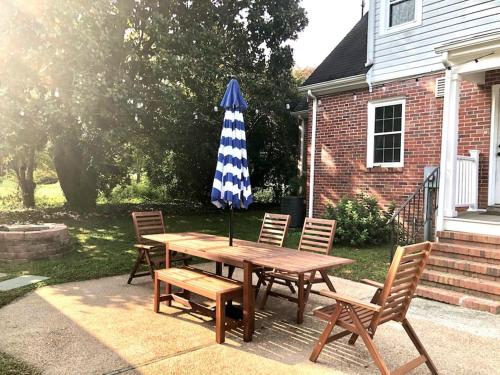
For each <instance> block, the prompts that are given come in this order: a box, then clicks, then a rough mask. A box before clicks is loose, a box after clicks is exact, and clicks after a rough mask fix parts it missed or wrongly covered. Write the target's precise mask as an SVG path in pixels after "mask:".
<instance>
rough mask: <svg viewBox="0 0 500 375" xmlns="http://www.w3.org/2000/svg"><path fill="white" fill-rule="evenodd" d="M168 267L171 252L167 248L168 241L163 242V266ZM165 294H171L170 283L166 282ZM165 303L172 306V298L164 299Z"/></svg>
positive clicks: (170, 260)
mask: <svg viewBox="0 0 500 375" xmlns="http://www.w3.org/2000/svg"><path fill="white" fill-rule="evenodd" d="M170 267H172V254H171V252H170V248H169V246H168V243H167V244H165V268H170ZM165 294H166V295H167V296H169V295H171V294H172V285H171V284H168V283H166V285H165ZM165 303H166V304H167V306H172V299H171V298H168V299H167V300H166V301H165Z"/></svg>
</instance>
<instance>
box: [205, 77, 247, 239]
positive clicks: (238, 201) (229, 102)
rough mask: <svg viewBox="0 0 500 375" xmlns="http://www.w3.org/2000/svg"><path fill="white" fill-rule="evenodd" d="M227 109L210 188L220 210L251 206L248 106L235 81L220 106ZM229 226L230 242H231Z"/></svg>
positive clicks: (228, 88) (213, 200)
mask: <svg viewBox="0 0 500 375" xmlns="http://www.w3.org/2000/svg"><path fill="white" fill-rule="evenodd" d="M220 105H221V107H223V108H225V109H226V113H225V115H224V125H223V127H222V133H221V137H220V146H219V153H218V157H217V168H216V171H215V177H214V183H213V187H212V194H211V201H212V203H213V204H214V205H215V206H217V207H219V208H223V207H226V205H228V206H229V208H230V209H231V210H232V209H233V208H248V206H249V205H250V204H251V203H252V202H253V196H252V188H251V186H250V174H249V172H248V159H247V145H246V136H245V123H244V121H243V113H242V112H243V111H244V110H245V109H247V107H248V104H247V102H246V101H245V99H243V96H242V95H241V91H240V86H239V85H238V81H237V80H236V79H231V81H230V82H229V84H228V85H227V89H226V93H225V94H224V98H223V99H222V101H221V103H220ZM231 228H232V225H230V233H229V235H230V238H232V229H231Z"/></svg>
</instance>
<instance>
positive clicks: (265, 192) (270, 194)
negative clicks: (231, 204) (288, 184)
mask: <svg viewBox="0 0 500 375" xmlns="http://www.w3.org/2000/svg"><path fill="white" fill-rule="evenodd" d="M253 197H254V199H255V202H256V203H262V204H272V203H276V202H277V201H278V199H277V197H276V194H275V192H274V190H273V188H271V187H267V188H261V189H258V188H257V189H255V190H254V192H253Z"/></svg>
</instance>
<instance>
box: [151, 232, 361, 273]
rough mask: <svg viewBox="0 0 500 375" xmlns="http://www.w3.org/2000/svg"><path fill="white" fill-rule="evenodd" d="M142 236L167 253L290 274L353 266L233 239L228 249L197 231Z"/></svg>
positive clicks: (339, 260)
mask: <svg viewBox="0 0 500 375" xmlns="http://www.w3.org/2000/svg"><path fill="white" fill-rule="evenodd" d="M143 237H144V238H146V239H148V240H153V241H157V242H161V243H165V244H168V245H169V248H170V250H173V251H179V252H186V253H188V254H191V255H194V256H199V257H201V258H204V257H206V258H208V259H212V260H213V259H215V258H221V259H222V260H224V259H227V260H228V262H227V263H230V261H235V262H250V263H252V264H254V265H257V266H264V267H269V268H275V269H278V270H281V271H287V272H293V273H305V272H311V271H314V270H320V269H327V268H333V267H339V266H343V265H347V264H352V263H354V260H352V259H346V258H339V257H335V256H330V255H322V254H315V253H311V252H307V251H298V250H296V249H289V248H284V247H278V246H271V245H263V244H259V243H257V242H251V241H245V240H237V239H235V240H233V246H229V239H228V238H227V237H221V236H214V235H210V234H204V233H197V232H183V233H165V234H152V235H145V236H143Z"/></svg>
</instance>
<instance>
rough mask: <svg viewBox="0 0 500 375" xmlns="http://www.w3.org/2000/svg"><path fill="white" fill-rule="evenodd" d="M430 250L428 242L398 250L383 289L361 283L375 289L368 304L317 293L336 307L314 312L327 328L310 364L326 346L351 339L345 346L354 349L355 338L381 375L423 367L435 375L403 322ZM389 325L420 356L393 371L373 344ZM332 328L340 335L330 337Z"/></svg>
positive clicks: (427, 356) (407, 326) (423, 352)
mask: <svg viewBox="0 0 500 375" xmlns="http://www.w3.org/2000/svg"><path fill="white" fill-rule="evenodd" d="M431 247H432V245H431V243H430V242H424V243H420V244H416V245H411V246H407V247H399V248H398V249H397V251H396V253H395V256H394V259H393V261H392V264H391V267H390V268H389V273H388V274H387V278H386V280H385V283H384V284H383V285H382V284H381V283H377V282H374V281H371V280H364V282H365V283H366V284H369V285H372V286H375V287H376V288H377V291H376V292H375V294H374V296H373V298H372V300H371V302H363V301H360V300H357V299H355V298H351V297H347V296H344V295H340V294H337V293H334V292H332V291H328V290H325V291H321V294H322V295H324V296H326V297H330V298H332V299H334V300H335V301H336V303H335V304H333V305H331V306H327V307H323V308H321V309H318V310H316V311H315V312H314V315H316V316H318V317H319V318H321V319H324V320H326V321H328V324H327V326H326V327H325V330H324V331H323V333H322V334H321V337H320V338H319V340H318V342H317V344H316V346H315V347H314V350H313V351H312V353H311V357H310V360H311V361H313V362H316V360H317V359H318V356H319V354H320V353H321V350H322V349H323V347H324V346H325V345H326V344H327V343H329V342H332V341H335V340H338V339H340V338H342V337H344V336H347V335H351V337H350V339H349V344H350V345H354V343H355V342H356V340H357V338H358V337H359V336H361V338H362V339H363V341H364V343H365V345H366V347H367V349H368V351H369V352H370V355H371V357H372V358H373V360H374V362H375V364H376V365H377V367H378V368H379V370H380V372H381V373H382V374H383V375H389V374H405V373H407V372H409V371H411V370H412V369H414V368H416V367H418V366H420V365H422V364H424V363H425V364H426V365H427V367H428V368H429V370H430V371H431V373H432V374H437V373H438V372H437V370H436V367H435V366H434V364H433V363H432V360H431V359H430V357H429V354H428V353H427V352H426V350H425V349H424V346H423V345H422V343H421V342H420V340H419V338H418V337H417V335H416V333H415V331H414V330H413V328H412V326H411V325H410V322H408V320H407V319H406V313H407V311H408V308H409V306H410V302H411V300H412V297H413V294H414V293H415V289H416V288H417V284H418V281H419V279H420V276H421V275H422V272H423V270H424V267H425V265H426V263H427V261H428V259H429V254H430V252H431ZM389 321H395V322H399V323H401V324H402V325H403V328H404V330H405V331H406V333H407V334H408V336H409V337H410V339H411V341H412V342H413V344H414V345H415V347H416V348H417V351H418V352H419V353H420V356H418V357H417V358H415V359H413V360H411V361H409V362H408V363H406V364H404V365H403V366H401V367H399V368H397V369H396V370H394V371H390V370H389V368H388V367H387V365H386V364H385V362H384V360H383V359H382V357H381V356H380V353H379V352H378V350H377V348H376V347H375V344H374V342H373V336H374V335H375V332H376V330H377V328H378V327H379V326H380V325H381V324H384V323H387V322H389ZM335 326H339V327H341V328H343V331H341V332H339V333H336V334H334V335H333V336H330V334H331V332H332V330H333V328H334V327H335Z"/></svg>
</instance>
